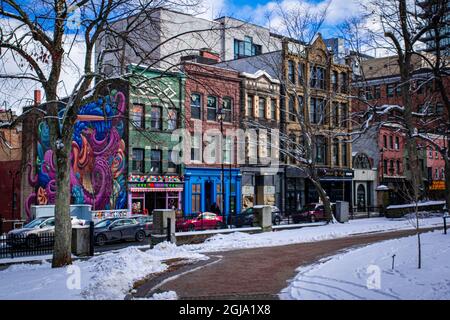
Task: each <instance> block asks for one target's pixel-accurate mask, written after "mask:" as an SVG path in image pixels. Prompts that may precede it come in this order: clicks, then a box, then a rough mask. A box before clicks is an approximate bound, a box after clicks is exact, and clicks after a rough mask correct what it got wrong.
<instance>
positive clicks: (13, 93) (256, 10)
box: [0, 0, 369, 113]
mask: <svg viewBox="0 0 450 320" xmlns="http://www.w3.org/2000/svg"><path fill="white" fill-rule="evenodd" d="M203 1H204V2H203V6H204V9H202V10H201V12H202V13H201V16H202V17H204V18H208V19H215V18H218V17H220V16H232V17H235V18H239V19H242V20H244V21H248V22H251V23H254V24H257V25H262V26H266V27H270V28H271V30H272V31H274V32H278V30H277V29H276V27H275V28H273V27H274V26H276V21H277V15H276V13H274V11H275V9H276V8H278V6H280V7H281V8H291V7H292V6H299V5H300V6H302V7H305V8H306V7H308V8H310V9H312V10H320V9H321V8H323V7H324V6H326V5H327V3H329V7H328V10H327V16H326V20H325V23H324V25H323V28H322V30H321V33H322V35H323V36H324V37H325V38H327V37H332V36H336V31H337V29H336V25H338V24H339V23H341V22H342V21H343V20H344V19H345V18H349V17H351V16H352V15H357V14H358V9H357V5H356V1H369V0H252V1H246V0H203ZM278 21H279V18H278ZM0 22H2V21H1V20H0ZM278 33H280V32H278ZM69 36H70V35H69ZM66 43H68V44H70V43H71V41H67V42H66ZM67 51H69V50H67ZM67 51H66V52H67ZM83 51H84V49H83V44H82V43H79V44H77V45H75V46H73V47H72V48H71V50H70V57H69V58H68V59H67V62H68V64H67V65H68V66H67V68H66V69H65V70H63V73H62V76H61V78H62V80H63V81H62V82H61V83H60V87H61V90H60V93H61V94H62V95H67V94H68V93H70V92H71V90H72V88H73V86H74V85H75V83H76V82H77V80H78V79H79V76H80V75H79V74H77V68H76V66H77V65H78V64H79V61H83ZM15 68H16V69H17V66H16V63H15V62H14V59H12V57H11V56H9V57H8V56H6V55H2V57H1V61H0V73H9V72H11V70H14V69H15ZM38 88H39V87H38V86H37V85H36V84H35V83H33V82H23V81H20V82H18V81H15V82H12V81H8V82H7V83H6V82H5V81H1V80H0V108H2V109H3V108H4V106H5V105H6V106H7V108H12V109H13V110H15V111H16V112H17V113H20V112H21V108H22V106H23V105H26V104H30V102H31V99H32V97H33V90H34V89H38ZM23 98H25V100H24V99H23Z"/></svg>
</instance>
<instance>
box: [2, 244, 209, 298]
mask: <svg viewBox="0 0 450 320" xmlns="http://www.w3.org/2000/svg"><path fill="white" fill-rule="evenodd" d="M175 258H184V259H189V260H199V259H208V258H207V257H206V256H204V255H202V254H199V253H191V252H189V251H188V250H186V249H185V248H182V247H176V246H175V245H172V244H168V243H161V244H159V245H158V246H156V247H155V249H154V250H148V251H145V252H144V251H141V250H139V249H138V248H135V247H128V248H125V249H122V250H118V251H116V252H111V253H106V254H102V255H99V256H96V257H93V258H91V259H89V260H86V261H75V262H74V264H73V265H72V266H68V267H65V268H58V269H52V268H51V264H50V263H48V262H43V263H42V264H17V265H12V266H10V267H9V268H8V269H5V270H3V271H0V300H6V299H19V300H21V299H24V300H32V299H51V300H54V299H65V300H66V299H67V300H72V299H77V300H78V299H123V298H124V297H125V295H126V294H127V293H128V292H129V291H130V290H131V289H132V287H133V284H134V283H135V282H136V281H138V280H141V279H144V278H145V277H146V276H148V275H150V274H152V273H157V272H162V271H164V270H166V269H167V264H165V263H163V261H164V260H168V259H175Z"/></svg>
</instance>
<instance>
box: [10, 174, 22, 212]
mask: <svg viewBox="0 0 450 320" xmlns="http://www.w3.org/2000/svg"><path fill="white" fill-rule="evenodd" d="M19 173H20V171H18V170H15V171H12V170H9V176H10V177H11V179H12V192H11V219H13V220H14V207H15V205H14V203H15V201H14V200H15V195H16V193H15V190H16V178H17V176H18V175H19Z"/></svg>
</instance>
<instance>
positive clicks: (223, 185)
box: [217, 108, 227, 224]
mask: <svg viewBox="0 0 450 320" xmlns="http://www.w3.org/2000/svg"><path fill="white" fill-rule="evenodd" d="M223 116H224V114H223V110H222V108H220V109H219V110H218V111H217V120H218V121H219V122H220V134H221V139H220V141H221V143H220V148H221V149H222V152H221V159H220V160H221V161H220V163H221V166H222V172H221V181H222V186H221V188H220V191H221V192H222V216H223V223H224V224H226V223H227V222H226V216H225V181H224V170H225V169H224V163H223V145H222V143H223V141H222V140H223Z"/></svg>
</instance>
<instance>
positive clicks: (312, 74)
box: [309, 66, 317, 88]
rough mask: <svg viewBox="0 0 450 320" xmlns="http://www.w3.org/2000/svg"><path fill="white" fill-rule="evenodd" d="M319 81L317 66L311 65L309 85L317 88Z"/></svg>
mask: <svg viewBox="0 0 450 320" xmlns="http://www.w3.org/2000/svg"><path fill="white" fill-rule="evenodd" d="M316 83H317V74H316V68H315V67H313V66H311V67H310V68H309V86H310V87H311V88H315V87H316Z"/></svg>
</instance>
